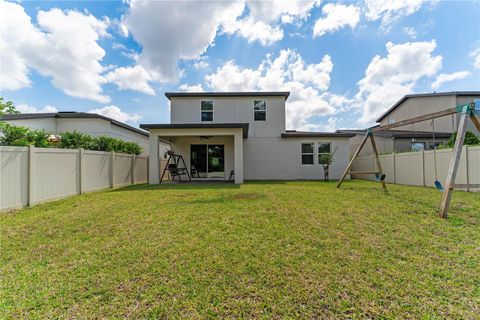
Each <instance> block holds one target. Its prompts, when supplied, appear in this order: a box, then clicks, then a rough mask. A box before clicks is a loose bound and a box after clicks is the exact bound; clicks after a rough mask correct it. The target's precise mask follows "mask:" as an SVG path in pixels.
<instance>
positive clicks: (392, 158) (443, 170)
mask: <svg viewBox="0 0 480 320" xmlns="http://www.w3.org/2000/svg"><path fill="white" fill-rule="evenodd" d="M435 154H436V156H435V157H434V153H433V151H425V152H406V153H397V154H395V155H392V154H390V155H381V156H380V162H381V164H382V167H383V169H384V171H385V174H386V176H387V178H386V181H387V182H388V183H398V184H405V185H413V186H423V185H425V186H427V187H433V186H434V182H435V161H436V165H437V178H438V180H439V181H440V182H441V183H442V185H445V180H446V177H447V172H448V167H449V166H450V160H451V158H452V150H451V149H442V150H437V151H436V152H435ZM467 154H468V156H467ZM373 168H374V166H373V161H372V156H364V157H359V158H358V160H357V161H356V162H355V164H354V167H353V171H370V170H372V169H373ZM353 178H354V179H362V180H372V177H371V176H368V175H353ZM455 183H457V184H467V183H469V184H471V185H473V184H480V147H467V146H464V147H463V150H462V154H461V157H460V163H459V166H458V171H457V176H456V179H455ZM469 190H470V191H480V189H478V188H477V189H474V188H470V189H469Z"/></svg>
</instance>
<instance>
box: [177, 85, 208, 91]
mask: <svg viewBox="0 0 480 320" xmlns="http://www.w3.org/2000/svg"><path fill="white" fill-rule="evenodd" d="M179 88H180V90H182V91H185V92H203V91H205V90H203V87H202V85H201V84H196V85H193V86H190V85H188V84H182V85H181V86H180V87H179Z"/></svg>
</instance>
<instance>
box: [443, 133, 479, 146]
mask: <svg viewBox="0 0 480 320" xmlns="http://www.w3.org/2000/svg"><path fill="white" fill-rule="evenodd" d="M456 139H457V133H456V132H454V133H453V134H452V136H451V137H450V139H448V142H447V146H449V147H450V148H453V146H454V145H455V140H456ZM463 144H464V145H468V146H474V145H478V144H480V138H479V137H477V136H476V135H475V134H474V133H473V132H472V131H470V130H469V131H467V132H466V133H465V141H464V142H463Z"/></svg>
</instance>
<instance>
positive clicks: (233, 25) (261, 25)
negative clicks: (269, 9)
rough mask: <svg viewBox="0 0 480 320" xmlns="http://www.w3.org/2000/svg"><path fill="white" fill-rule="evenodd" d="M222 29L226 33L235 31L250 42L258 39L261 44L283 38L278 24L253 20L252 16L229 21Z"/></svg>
mask: <svg viewBox="0 0 480 320" xmlns="http://www.w3.org/2000/svg"><path fill="white" fill-rule="evenodd" d="M223 30H224V31H225V32H226V33H228V34H233V33H237V34H238V35H240V36H242V37H244V38H246V39H247V40H248V42H250V43H251V42H255V41H258V42H259V43H260V44H261V45H262V46H269V45H272V44H273V43H275V42H277V41H280V40H282V39H283V30H282V28H281V27H280V26H271V25H269V24H267V23H265V22H263V21H255V20H254V19H253V18H252V17H248V18H246V19H243V20H239V21H233V22H230V23H228V25H227V27H224V28H223Z"/></svg>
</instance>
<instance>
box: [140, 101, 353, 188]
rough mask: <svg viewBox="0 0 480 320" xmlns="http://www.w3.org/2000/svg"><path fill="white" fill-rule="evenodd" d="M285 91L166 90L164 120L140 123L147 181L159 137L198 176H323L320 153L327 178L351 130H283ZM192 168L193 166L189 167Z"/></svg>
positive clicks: (155, 177) (342, 156)
mask: <svg viewBox="0 0 480 320" xmlns="http://www.w3.org/2000/svg"><path fill="white" fill-rule="evenodd" d="M289 94H290V93H289V92H202V93H191V92H190V93H187V92H184V93H166V94H165V95H166V97H167V98H168V99H169V100H170V122H171V123H170V124H141V125H140V127H141V128H143V129H146V130H149V132H150V151H151V153H150V162H149V165H150V170H149V173H150V177H149V180H150V183H153V184H156V183H159V176H160V174H161V172H159V170H158V168H159V165H158V157H157V156H156V154H157V152H158V151H157V150H155V148H156V146H157V142H158V139H159V138H162V139H164V140H167V141H170V142H171V148H172V150H173V151H174V152H175V153H177V154H180V155H182V156H183V157H184V159H185V162H186V166H187V169H188V170H189V172H193V173H194V177H195V178H199V179H221V180H228V179H229V177H230V174H231V173H232V172H234V176H235V182H236V183H242V182H243V180H244V179H275V180H282V179H284V180H287V179H323V168H322V166H321V165H319V162H318V156H319V154H320V153H333V152H334V151H335V154H334V157H333V158H334V160H333V163H332V165H331V168H330V178H331V179H339V178H340V177H341V174H342V173H343V170H344V169H345V167H346V166H347V164H348V161H349V138H350V137H352V136H353V134H351V133H327V132H297V131H294V130H288V131H287V130H285V101H286V100H287V98H288V96H289ZM192 169H193V170H192Z"/></svg>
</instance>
